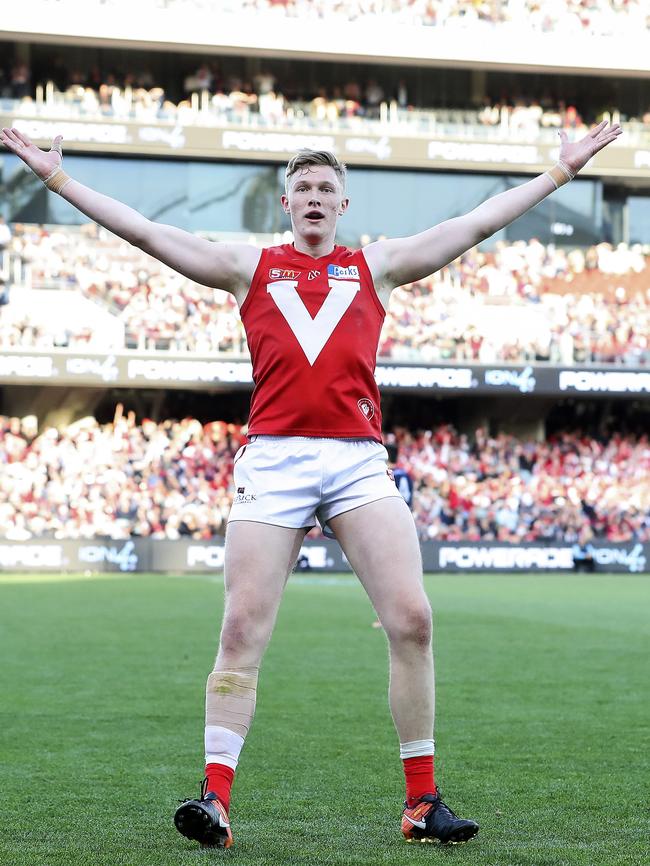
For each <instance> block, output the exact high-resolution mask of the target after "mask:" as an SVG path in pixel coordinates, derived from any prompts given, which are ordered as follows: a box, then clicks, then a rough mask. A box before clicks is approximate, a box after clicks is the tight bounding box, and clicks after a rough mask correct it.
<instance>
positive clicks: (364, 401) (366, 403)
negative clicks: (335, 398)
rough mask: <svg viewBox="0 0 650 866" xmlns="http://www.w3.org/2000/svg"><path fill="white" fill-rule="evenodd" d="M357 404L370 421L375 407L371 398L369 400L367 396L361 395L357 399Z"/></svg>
mask: <svg viewBox="0 0 650 866" xmlns="http://www.w3.org/2000/svg"><path fill="white" fill-rule="evenodd" d="M357 406H358V407H359V409H361V411H362V412H363V414H364V415H365V416H366V418H367V419H368V421H370V419H371V418H372V417H373V415H374V414H375V407H374V404H373V402H372V400H369V399H368V398H367V397H362V398H361V399H360V400H357Z"/></svg>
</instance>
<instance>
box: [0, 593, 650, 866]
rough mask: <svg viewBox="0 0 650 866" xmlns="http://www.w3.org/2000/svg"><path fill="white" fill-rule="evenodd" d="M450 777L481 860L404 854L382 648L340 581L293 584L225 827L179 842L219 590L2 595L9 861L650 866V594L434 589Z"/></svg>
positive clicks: (471, 853)
mask: <svg viewBox="0 0 650 866" xmlns="http://www.w3.org/2000/svg"><path fill="white" fill-rule="evenodd" d="M426 586H427V590H428V592H429V595H430V597H431V600H432V602H433V606H434V610H435V612H436V613H435V619H436V634H435V643H436V658H437V675H438V720H437V731H436V733H437V742H438V758H437V765H436V766H437V775H438V781H439V783H440V784H441V787H442V789H443V791H444V792H445V795H446V797H447V799H448V800H449V802H450V805H452V807H453V808H455V809H456V810H457V811H459V812H461V813H462V814H464V815H467V816H470V817H474V818H476V819H477V820H478V821H479V822H480V824H481V827H482V829H481V833H480V835H479V837H478V838H477V839H476V840H474V841H473V842H471V843H470V844H468V845H465V846H460V847H457V848H447V849H441V848H440V847H438V846H424V845H421V846H415V845H406V844H404V843H403V842H402V841H401V838H400V834H399V814H400V808H401V799H402V797H403V791H402V779H401V768H400V764H399V760H398V758H397V755H396V742H395V736H394V733H393V730H392V727H391V722H390V718H389V714H388V710H387V706H386V700H385V690H386V689H385V685H386V684H385V679H386V671H385V668H386V661H385V656H386V650H385V639H384V635H383V633H382V632H380V631H378V630H375V629H372V628H371V622H372V619H373V617H372V611H371V609H370V606H369V604H368V602H367V601H366V599H365V596H364V594H363V592H362V590H361V589H360V588H359V587H358V586H357V584H356V583H355V582H354V580H353V579H351V578H341V579H337V580H334V581H325V580H319V579H318V578H316V579H310V578H293V579H292V582H291V583H290V585H289V588H288V590H287V594H286V598H285V601H284V604H283V608H282V610H281V614H280V618H279V621H278V626H277V629H276V633H275V636H274V638H273V641H272V643H271V646H270V648H269V651H268V654H267V657H266V660H265V664H264V669H263V673H262V677H261V680H260V690H259V701H258V713H257V718H256V721H255V724H254V726H253V729H252V732H251V735H250V737H249V740H248V743H247V745H246V748H245V750H244V753H243V757H242V761H241V764H240V772H239V775H238V779H237V782H236V786H235V792H234V800H233V808H232V819H233V826H234V830H235V841H236V845H235V847H234V848H233V849H232V850H231V851H228V852H217V851H209V852H205V851H200V850H198V849H197V848H196V847H195V846H194V845H193V844H192V843H190V842H189V841H188V840H186V839H184V838H183V837H181V836H179V835H178V834H177V833H176V831H175V830H174V828H173V826H172V823H171V815H172V813H173V811H174V809H175V806H176V801H177V798H179V797H187V796H194V795H195V793H196V792H197V791H198V781H199V779H200V776H201V770H202V765H201V762H202V754H201V752H202V733H203V732H202V703H203V686H204V680H205V675H206V673H207V671H208V670H209V668H210V666H211V661H212V653H213V648H214V646H215V644H216V637H217V631H218V625H219V618H220V612H221V606H222V595H223V586H222V584H221V582H220V581H219V580H216V579H210V578H201V577H183V578H177V577H164V576H124V577H122V576H117V577H103V578H102V577H100V578H93V579H88V578H66V579H62V580H55V579H52V578H21V577H17V578H10V577H8V578H7V577H3V578H0V626H1V633H0V658H1V659H2V667H1V675H0V759H1V767H0V780H1V782H0V784H1V789H2V796H1V797H0V810H1V815H0V820H1V821H2V824H1V830H0V864H2V866H19V864H20V866H23V864H24V866H81V864H84V866H86V864H88V866H91V864H92V866H103V864H105V866H118V864H133V866H145V864H146V866H186V864H206V863H208V862H209V863H212V862H215V863H216V862H219V861H222V860H227V861H228V862H229V863H233V864H234V863H237V864H242V866H243V864H296V866H307V864H316V863H318V864H347V863H355V864H400V866H403V864H410V863H413V864H421V863H425V862H426V863H429V862H431V861H435V862H437V863H440V862H445V863H454V864H461V863H462V864H477V866H478V864H480V866H510V864H512V866H524V864H525V866H546V864H548V866H563V864H567V866H568V864H571V866H573V864H584V866H616V864H635V866H636V864H643V863H647V862H648V859H647V857H648V806H647V790H644V787H645V784H646V783H647V780H648V778H649V777H650V773H649V772H648V752H649V745H650V744H649V742H648V703H647V678H648V640H647V638H648V609H649V606H648V601H649V600H650V599H649V596H650V590H649V586H650V584H649V582H648V579H647V578H646V577H643V576H619V577H607V576H597V577H587V576H585V577H572V576H569V577H567V576H526V577H521V576H444V577H443V576H435V577H427V578H426Z"/></svg>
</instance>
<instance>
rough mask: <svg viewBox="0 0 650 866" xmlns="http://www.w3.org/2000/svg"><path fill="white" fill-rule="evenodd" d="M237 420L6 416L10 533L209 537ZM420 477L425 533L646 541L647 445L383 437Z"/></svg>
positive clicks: (3, 456)
mask: <svg viewBox="0 0 650 866" xmlns="http://www.w3.org/2000/svg"><path fill="white" fill-rule="evenodd" d="M245 441H246V440H245V428H243V427H242V426H241V425H239V424H226V423H224V422H219V421H216V422H211V423H208V424H201V423H200V422H199V421H198V420H196V419H193V418H185V419H183V420H181V421H175V420H169V421H165V422H163V423H156V422H155V421H151V420H143V421H142V422H141V423H137V422H136V418H135V415H134V414H133V413H128V414H123V412H122V409H121V406H118V408H117V411H116V413H115V417H114V419H113V422H112V423H110V424H100V423H98V422H97V421H96V420H95V419H94V418H92V417H88V418H84V419H81V420H79V421H76V422H74V423H72V424H69V425H67V426H65V427H62V428H60V429H56V428H54V427H48V428H46V429H43V430H40V431H39V430H38V429H37V424H36V419H35V418H34V417H25V418H22V419H20V418H8V417H2V418H0V466H1V470H2V471H1V472H0V537H4V538H7V539H9V540H14V541H24V540H27V539H30V538H40V537H53V538H57V539H61V538H94V537H100V538H101V537H104V538H113V539H120V538H128V537H130V536H137V537H152V538H168V539H177V538H182V537H189V538H195V539H209V538H212V537H213V536H216V535H222V534H223V532H224V530H225V523H226V520H227V515H228V511H229V508H230V504H231V501H232V495H233V487H232V467H233V457H234V455H235V454H236V452H237V449H238V448H239V447H240V445H241V444H242V443H244V442H245ZM386 441H388V442H391V443H395V444H396V445H397V446H398V449H399V456H398V464H399V465H400V466H401V467H402V468H403V469H405V470H406V471H407V472H408V473H409V474H410V475H411V478H412V479H413V482H414V494H413V503H412V508H413V512H414V515H415V519H416V524H417V527H418V532H419V533H420V536H421V538H422V539H423V540H427V539H429V540H431V539H433V540H448V541H461V540H463V541H481V540H483V541H494V540H498V541H508V542H513V543H516V542H523V541H538V540H546V541H556V542H566V543H571V542H572V541H574V540H575V539H577V538H578V536H579V535H580V534H581V533H582V534H583V537H584V532H585V530H586V531H587V532H588V534H589V537H592V536H593V537H594V538H595V539H605V540H607V541H630V540H635V541H650V486H649V485H648V483H647V478H648V473H649V472H650V439H649V438H648V436H647V435H646V436H634V435H621V434H615V435H613V436H611V437H606V438H598V437H593V436H589V435H585V434H583V433H580V432H564V433H559V434H557V435H554V436H551V437H549V438H547V439H546V440H545V441H534V440H522V439H518V438H517V437H515V436H512V435H506V434H499V435H496V436H490V435H488V433H487V432H486V430H484V429H478V430H476V431H475V433H474V434H473V435H471V436H469V435H464V434H459V433H458V432H457V431H456V430H455V429H454V428H453V427H452V426H450V425H448V424H445V425H441V426H438V427H436V428H434V429H427V430H408V429H406V428H402V427H396V428H394V429H392V430H389V431H387V433H386Z"/></svg>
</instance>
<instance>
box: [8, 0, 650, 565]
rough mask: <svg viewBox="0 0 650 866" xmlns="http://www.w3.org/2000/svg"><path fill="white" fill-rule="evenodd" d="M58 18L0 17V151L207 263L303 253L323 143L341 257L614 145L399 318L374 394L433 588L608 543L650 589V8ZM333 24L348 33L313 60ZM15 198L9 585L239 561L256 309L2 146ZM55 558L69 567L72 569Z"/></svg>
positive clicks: (183, 11) (414, 290)
mask: <svg viewBox="0 0 650 866" xmlns="http://www.w3.org/2000/svg"><path fill="white" fill-rule="evenodd" d="M36 5H38V4H35V3H34V2H30V0H24V2H23V3H21V4H19V5H16V6H15V7H13V8H11V9H9V10H4V11H3V16H2V22H1V23H0V27H2V30H0V48H1V50H0V126H3V127H4V126H9V127H11V126H15V127H17V128H18V129H21V130H24V131H25V132H26V133H27V134H28V135H29V136H30V137H32V138H33V139H34V140H35V141H36V142H37V143H39V145H41V146H45V145H49V143H50V141H51V139H52V137H53V136H54V135H55V134H58V133H61V134H63V136H64V153H65V160H66V162H65V165H66V167H67V168H68V170H69V171H70V173H71V174H73V175H74V176H75V177H76V178H78V179H79V180H81V181H84V182H88V183H91V184H92V185H93V186H94V188H95V189H98V190H99V191H101V192H105V193H107V194H110V195H114V196H115V197H117V198H118V199H120V200H122V201H124V202H126V203H127V204H130V205H131V206H133V207H134V208H136V209H137V210H139V211H140V212H141V213H143V214H144V215H145V216H147V217H149V218H151V219H154V220H157V221H160V222H167V223H170V224H173V225H177V226H180V227H182V228H184V229H187V230H189V231H192V232H195V233H197V234H200V235H201V236H203V237H206V238H208V239H211V240H245V241H247V242H252V243H254V244H256V245H258V246H268V245H270V244H272V243H278V242H285V241H287V240H290V239H291V234H290V224H289V221H288V219H287V218H286V215H284V214H283V213H282V212H281V211H280V210H279V209H278V207H277V202H278V200H279V196H280V194H281V192H282V189H283V180H284V179H283V169H284V165H285V164H286V161H287V159H288V158H289V157H290V156H291V155H292V154H293V153H295V151H296V150H297V149H298V148H300V147H301V146H311V147H316V148H322V149H328V150H332V151H334V152H336V153H337V155H338V156H339V157H340V158H341V159H343V160H345V161H346V162H347V163H348V165H349V166H350V174H349V193H350V197H351V201H352V205H351V208H350V211H349V213H347V214H346V215H345V217H344V218H343V220H342V222H341V224H340V237H339V242H340V243H343V244H347V245H350V246H362V247H363V246H365V245H366V244H368V243H369V242H371V241H373V240H375V239H377V238H380V237H384V236H388V237H391V236H404V235H408V234H412V233H415V232H418V231H421V230H423V229H425V228H427V227H428V226H430V225H432V224H434V223H436V222H439V221H440V220H443V219H447V218H449V217H453V216H456V215H458V214H461V213H464V212H466V211H468V210H470V209H471V208H472V207H474V206H476V205H477V204H478V203H479V202H481V201H483V200H484V199H485V198H486V197H488V196H490V195H494V194H495V193H497V192H500V191H503V190H506V189H509V188H510V187H512V186H513V185H515V184H517V183H519V182H521V181H522V180H523V179H525V178H526V177H528V176H531V175H534V174H538V173H539V172H541V171H543V170H545V169H546V168H547V167H548V166H549V165H550V164H551V163H552V162H553V161H554V159H555V158H556V157H557V153H558V138H557V131H558V129H565V130H567V131H568V132H569V133H570V134H571V135H580V134H584V131H585V130H586V129H587V128H589V127H590V126H591V125H593V124H594V123H595V122H598V121H600V120H601V119H608V120H612V121H619V120H620V121H621V123H622V124H623V125H624V130H625V134H624V136H622V138H621V139H620V141H616V142H614V144H613V145H612V146H611V147H609V148H608V149H607V150H606V151H604V152H601V153H599V154H598V155H597V156H596V157H594V159H593V160H592V161H591V162H590V163H589V165H588V166H587V167H586V168H585V170H584V171H583V172H581V174H580V177H579V178H578V179H576V180H575V181H574V182H572V183H571V184H570V185H567V186H565V187H563V188H562V189H560V190H558V191H557V192H556V193H555V194H554V195H553V196H551V197H550V198H548V199H546V200H545V201H544V202H543V203H542V204H540V205H539V206H538V207H536V208H535V209H534V210H533V211H531V212H529V213H527V214H526V215H525V216H524V217H522V218H521V219H519V220H517V221H516V222H515V223H513V224H512V225H510V226H508V227H507V228H505V229H503V230H502V231H500V232H498V233H497V234H496V235H495V236H493V237H492V238H490V239H489V240H488V241H486V242H485V243H483V244H481V245H480V246H479V247H477V248H476V249H473V250H471V251H469V252H468V253H466V254H464V255H463V256H461V257H460V258H459V259H458V260H457V261H455V262H453V263H451V264H450V265H449V266H448V267H445V268H443V269H442V270H441V271H439V272H438V273H436V274H434V275H432V276H430V277H429V278H427V279H424V280H422V281H420V282H418V283H416V284H413V285H408V286H404V287H402V288H400V289H399V290H396V291H395V292H394V293H393V297H392V301H391V307H390V309H389V312H388V315H387V318H386V322H385V325H384V330H383V332H382V338H381V342H380V351H379V365H378V370H377V378H378V381H379V384H380V387H381V389H382V397H383V401H384V403H383V412H384V422H385V439H386V441H387V442H390V443H393V444H395V445H397V446H398V449H399V451H398V453H399V457H398V460H399V465H400V467H401V468H402V469H404V470H405V471H406V472H407V473H408V474H409V475H410V477H411V478H412V480H413V486H414V493H413V503H412V508H413V511H414V514H415V518H416V523H417V527H418V532H419V535H420V538H421V541H422V544H423V550H424V551H425V562H426V563H427V564H428V565H429V566H430V567H431V568H433V569H437V568H442V567H444V565H445V562H446V563H447V565H449V563H452V565H453V564H454V563H457V562H459V561H460V560H459V559H458V557H457V558H456V559H455V560H454V559H453V556H452V555H451V554H449V550H453V549H461V547H462V549H463V550H474V549H476V550H478V549H481V550H484V549H486V545H487V546H488V547H489V548H490V549H491V550H494V551H497V554H498V552H499V551H502V552H503V551H506V552H508V555H509V556H510V560H508V561H506V560H504V558H503V556H501V558H500V559H499V558H498V556H497V559H496V560H495V562H497V563H498V564H499V565H500V566H501V567H504V562H505V566H506V567H512V568H513V569H515V570H516V569H519V568H570V567H572V560H571V556H570V550H571V547H572V545H573V544H574V543H575V542H576V541H577V540H578V539H579V538H581V539H583V540H584V538H586V537H588V538H589V539H590V541H592V542H593V545H594V549H595V550H596V551H597V559H598V562H599V563H601V564H602V565H603V566H604V565H606V566H607V567H608V568H611V567H616V568H619V570H622V571H626V570H627V571H629V570H642V569H645V567H646V566H645V563H646V561H647V556H646V555H645V552H647V551H648V550H649V549H650V548H648V547H646V546H645V545H650V485H649V484H648V481H647V479H648V472H649V470H650V439H649V432H650V397H649V394H650V370H649V369H648V368H649V367H650V344H649V340H650V89H649V81H650V73H649V72H648V69H647V52H646V53H644V52H642V51H640V50H637V45H636V43H635V42H634V41H628V40H627V37H629V36H631V35H633V34H638V33H639V32H640V31H641V32H643V33H647V31H648V30H650V14H649V13H648V8H647V4H646V3H645V2H644V0H593V2H590V3H584V2H578V0H572V2H562V3H538V2H533V0H501V2H487V0H486V2H471V3H470V2H460V0H458V2H443V0H426V2H425V0H412V2H408V0H404V2H396V0H369V2H362V0H342V2H341V0H337V2H333V0H331V2H330V0H282V2H274V0H250V2H249V0H240V2H237V3H234V2H233V3H216V2H210V0H157V2H153V0H150V2H142V3H139V4H138V11H137V14H136V13H135V12H134V9H133V4H132V3H125V2H121V0H105V2H100V0H87V2H84V3H83V4H81V3H70V2H65V3H64V2H58V0H55V2H52V3H49V4H47V5H46V7H44V6H43V4H40V14H39V16H38V19H35V17H34V9H35V7H36ZM190 19H191V21H192V22H193V26H192V28H189V27H188V25H187V21H188V20H190ZM36 20H38V26H36V24H35V21H36ZM208 20H210V22H211V26H210V27H209V28H207V27H201V26H200V24H201V22H202V21H206V22H207V21H208ZM125 21H126V22H127V23H128V27H127V26H126V25H125V23H124V22H125ZM217 25H218V26H217ZM315 26H317V27H321V28H323V33H324V36H327V35H328V34H334V35H335V36H336V38H329V39H328V38H324V39H323V40H321V43H322V46H321V48H320V49H319V50H318V51H317V52H312V51H308V50H306V49H305V48H304V46H305V45H306V44H310V43H309V42H308V41H306V40H307V39H308V37H309V33H310V30H311V29H313V27H315ZM370 30H371V31H372V33H373V39H372V40H369V39H368V38H367V33H368V32H370ZM207 33H210V34H213V33H214V34H218V35H216V36H215V37H214V38H213V39H212V41H208V42H206V41H205V40H206V38H207V37H206V34H207ZM361 34H365V38H363V39H362V38H361ZM488 34H489V39H487V38H486V36H487V35H488ZM523 36H525V39H523ZM370 42H372V50H371V48H370V47H369V43H370ZM487 42H489V43H490V50H489V53H488V52H487V49H486V43H487ZM524 44H525V48H522V45H524ZM323 46H324V47H323ZM495 57H498V58H499V59H498V61H497V60H495V59H494V58H495ZM0 189H1V192H2V194H1V196H0V352H1V354H0V388H1V395H2V396H1V401H0V412H1V413H2V417H1V418H0V463H2V465H3V472H2V475H1V476H0V537H2V539H3V542H2V543H3V544H4V545H6V549H7V550H9V549H10V548H11V546H12V545H15V546H16V550H17V551H18V552H17V553H16V554H15V556H14V557H13V559H12V560H11V562H12V566H14V567H21V557H23V560H24V563H26V564H27V565H29V564H30V563H31V564H34V563H36V564H37V565H40V566H44V567H47V563H48V562H51V563H53V565H52V566H51V567H53V568H60V567H61V563H62V561H63V559H62V557H63V558H66V557H67V562H68V563H69V564H70V563H71V564H72V565H71V566H70V567H74V565H75V563H76V564H77V565H79V563H82V562H83V563H84V567H86V566H87V565H88V563H89V562H90V561H91V560H89V559H88V558H86V559H85V560H83V557H81V558H80V559H78V560H77V559H75V557H79V556H80V554H79V551H80V550H82V549H84V550H88V549H89V548H88V547H87V545H88V542H91V541H93V540H94V541H96V542H97V543H98V544H99V545H100V546H99V547H98V548H97V550H96V552H95V554H92V555H93V556H95V559H94V560H92V561H93V562H94V563H95V565H97V566H98V567H102V568H108V569H110V568H116V569H122V570H124V568H126V567H128V568H131V567H132V566H133V563H134V560H133V558H132V557H131V558H130V559H129V558H128V557H126V558H124V557H122V558H119V556H120V555H121V554H120V555H118V553H119V551H124V550H125V548H124V546H122V545H124V544H126V543H131V542H132V543H133V545H134V547H133V550H136V551H140V553H139V554H138V555H139V556H140V562H141V565H142V563H144V562H147V563H148V564H150V563H151V562H153V561H156V560H155V555H154V554H153V553H151V552H150V551H152V550H153V548H152V547H151V545H152V544H153V543H154V542H158V541H160V542H161V543H162V542H166V541H173V542H175V543H176V544H177V549H178V550H180V551H181V554H179V555H178V556H177V557H176V560H175V561H174V562H175V565H178V567H179V568H182V567H188V568H190V570H191V569H192V568H194V567H195V565H196V567H199V566H203V567H205V566H206V563H209V562H210V561H211V560H210V556H213V554H203V558H201V556H200V555H198V556H199V558H198V559H196V557H197V554H196V552H195V553H194V554H192V556H194V557H195V560H192V561H191V562H190V559H191V557H190V553H189V551H190V550H191V549H195V548H197V545H198V548H200V547H201V545H204V550H215V549H221V548H222V541H223V533H224V528H225V521H226V519H227V515H228V510H229V507H230V504H231V502H232V498H233V493H234V491H233V486H232V463H233V456H234V454H235V452H236V451H237V449H238V448H239V447H240V445H241V444H242V442H244V441H245V436H246V411H247V410H246V405H247V400H248V397H249V395H250V390H251V387H252V381H251V368H250V357H249V353H248V346H247V344H246V338H245V334H244V331H243V327H242V324H241V319H240V317H239V312H238V309H237V307H236V304H235V303H234V301H233V300H232V296H230V295H228V294H227V293H225V292H220V291H213V290H209V289H207V288H205V287H204V286H201V285H198V284H195V283H192V282H190V281H188V280H186V279H184V278H182V277H180V276H179V275H178V274H177V273H175V272H174V271H171V270H170V269H169V268H167V267H165V266H163V265H161V264H160V263H158V262H157V261H155V260H153V259H152V258H150V257H149V256H147V255H145V254H144V253H143V252H141V251H139V250H138V249H136V248H134V247H131V246H129V245H128V244H127V243H125V242H124V241H122V240H120V239H119V238H117V237H115V236H113V235H111V234H110V233H109V232H107V231H106V230H105V229H103V228H101V227H99V226H97V225H95V224H90V223H88V222H87V221H85V218H84V217H83V216H82V215H81V214H80V213H79V212H77V211H75V210H74V209H73V208H72V207H71V206H70V205H68V204H67V202H65V201H64V200H63V199H60V198H59V197H57V196H55V195H53V194H51V193H49V192H47V191H46V190H45V189H44V187H43V186H42V184H40V183H39V182H38V180H37V179H36V178H35V177H34V176H33V175H32V174H31V173H30V172H28V171H27V170H25V168H24V167H23V165H22V163H21V162H20V160H18V159H17V157H15V156H14V155H12V154H10V153H9V152H3V153H2V154H0ZM334 384H335V383H334ZM48 540H49V541H48ZM46 542H48V543H50V544H53V545H54V546H55V547H56V544H58V543H65V544H66V545H67V544H72V545H73V546H71V547H66V548H65V551H66V552H65V556H64V554H62V553H61V552H60V551H61V550H63V549H64V548H62V547H58V548H57V550H58V551H59V553H57V554H56V555H54V558H53V559H51V560H48V559H47V556H48V555H50V554H47V552H45V553H43V551H44V550H45V549H46V547H47V545H46ZM113 542H115V543H118V546H117V547H116V546H115V545H113V546H111V545H112V543H113ZM75 544H76V546H74V545H75ZM80 544H82V545H83V544H85V545H86V547H80V546H79V545H80ZM102 544H103V545H104V547H102V546H101V545H102ZM312 544H314V545H316V548H315V549H317V550H323V549H326V550H328V551H329V550H330V549H331V548H330V547H329V545H331V544H332V543H331V542H329V541H325V540H324V539H323V538H322V536H319V534H318V533H316V532H314V533H312ZM30 545H34V550H37V549H38V551H39V553H38V555H36V554H34V556H36V560H35V559H34V558H33V556H32V557H31V558H30V554H29V552H27V553H25V551H29V549H30ZM44 545H45V547H44ZM138 545H140V546H138ZM147 545H148V546H147ZM183 545H185V546H183ZM188 545H189V546H188ZM192 545H194V547H192ZM37 546H38V547H37ZM454 546H456V547H454ZM515 546H516V547H517V549H519V550H521V551H523V552H524V553H525V551H526V550H528V551H529V554H528V555H525V556H523V555H522V558H521V559H520V560H519V559H517V558H516V557H514V555H513V554H512V551H513V549H514V547H515ZM198 548H197V549H198ZM3 549H4V548H3ZM101 550H104V554H101ZM111 550H113V551H118V553H114V555H113V558H112V559H111V554H110V553H106V551H109V552H110V551H111ZM443 550H446V551H447V553H446V554H445V556H446V557H447V559H446V560H445V561H443V553H442V551H443ZM20 551H22V552H20ZM97 551H100V552H99V553H98V552H97ZM426 551H429V553H426ZM549 551H550V552H549ZM558 551H559V553H558ZM598 551H599V552H598ZM7 555H9V554H7ZM328 555H329V554H328ZM463 555H464V557H465V558H464V559H463V560H462V562H463V563H464V565H465V566H467V567H481V562H479V560H478V559H477V560H476V561H474V560H473V559H472V558H471V556H468V555H466V554H463ZM495 555H496V554H495ZM504 555H505V554H504ZM86 556H88V554H86ZM134 556H135V554H134ZM318 556H320V554H314V555H313V564H314V567H321V565H322V567H327V565H326V562H327V558H321V559H320V560H319V559H318ZM39 557H40V558H39ZM513 557H514V558H513ZM598 557H599V558H598ZM10 558H11V557H10ZM329 561H330V562H335V565H336V566H337V567H338V565H339V564H340V559H336V558H334V559H330V560H329ZM135 562H137V556H136V559H135ZM214 562H215V563H217V564H219V565H220V564H221V563H222V559H219V556H216V558H215V559H214ZM125 563H126V565H125ZM319 563H320V565H319ZM484 563H485V560H484V561H483V564H484ZM138 567H140V566H138Z"/></svg>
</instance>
